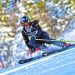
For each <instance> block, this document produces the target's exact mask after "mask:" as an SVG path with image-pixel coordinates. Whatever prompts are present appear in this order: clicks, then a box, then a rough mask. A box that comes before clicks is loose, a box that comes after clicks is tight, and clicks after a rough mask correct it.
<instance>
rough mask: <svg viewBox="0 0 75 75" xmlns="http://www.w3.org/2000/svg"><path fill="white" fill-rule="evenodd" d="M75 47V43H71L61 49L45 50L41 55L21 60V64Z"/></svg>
mask: <svg viewBox="0 0 75 75" xmlns="http://www.w3.org/2000/svg"><path fill="white" fill-rule="evenodd" d="M73 47H75V44H71V45H69V46H67V47H64V48H62V49H61V50H57V51H52V52H43V53H42V54H41V55H39V56H36V57H32V58H29V59H23V60H19V64H24V63H28V62H31V61H34V60H37V59H40V58H43V57H46V56H49V55H52V54H55V53H59V52H62V51H65V50H68V49H71V48H73Z"/></svg>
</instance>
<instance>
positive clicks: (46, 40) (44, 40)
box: [36, 39, 75, 42]
mask: <svg viewBox="0 0 75 75" xmlns="http://www.w3.org/2000/svg"><path fill="white" fill-rule="evenodd" d="M36 41H43V42H49V41H60V42H75V41H74V40H52V39H51V40H48V39H36Z"/></svg>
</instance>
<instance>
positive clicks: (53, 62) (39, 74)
mask: <svg viewBox="0 0 75 75" xmlns="http://www.w3.org/2000/svg"><path fill="white" fill-rule="evenodd" d="M0 75H75V48H72V49H68V50H66V51H63V52H60V53H58V54H54V55H51V56H48V57H45V58H43V59H38V60H36V61H32V62H29V63H26V64H24V65H16V66H15V67H12V68H9V69H5V70H4V71H2V72H1V73H0Z"/></svg>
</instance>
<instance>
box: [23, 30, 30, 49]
mask: <svg viewBox="0 0 75 75" xmlns="http://www.w3.org/2000/svg"><path fill="white" fill-rule="evenodd" d="M22 36H23V39H24V41H25V43H26V45H27V47H28V48H31V47H30V45H29V44H28V42H29V38H28V36H27V35H26V34H25V33H24V31H23V30H22Z"/></svg>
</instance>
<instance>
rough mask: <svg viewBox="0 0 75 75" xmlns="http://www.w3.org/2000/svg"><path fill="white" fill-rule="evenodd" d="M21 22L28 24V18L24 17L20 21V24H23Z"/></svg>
mask: <svg viewBox="0 0 75 75" xmlns="http://www.w3.org/2000/svg"><path fill="white" fill-rule="evenodd" d="M23 22H30V19H29V18H28V16H24V17H22V18H21V19H20V23H23Z"/></svg>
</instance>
